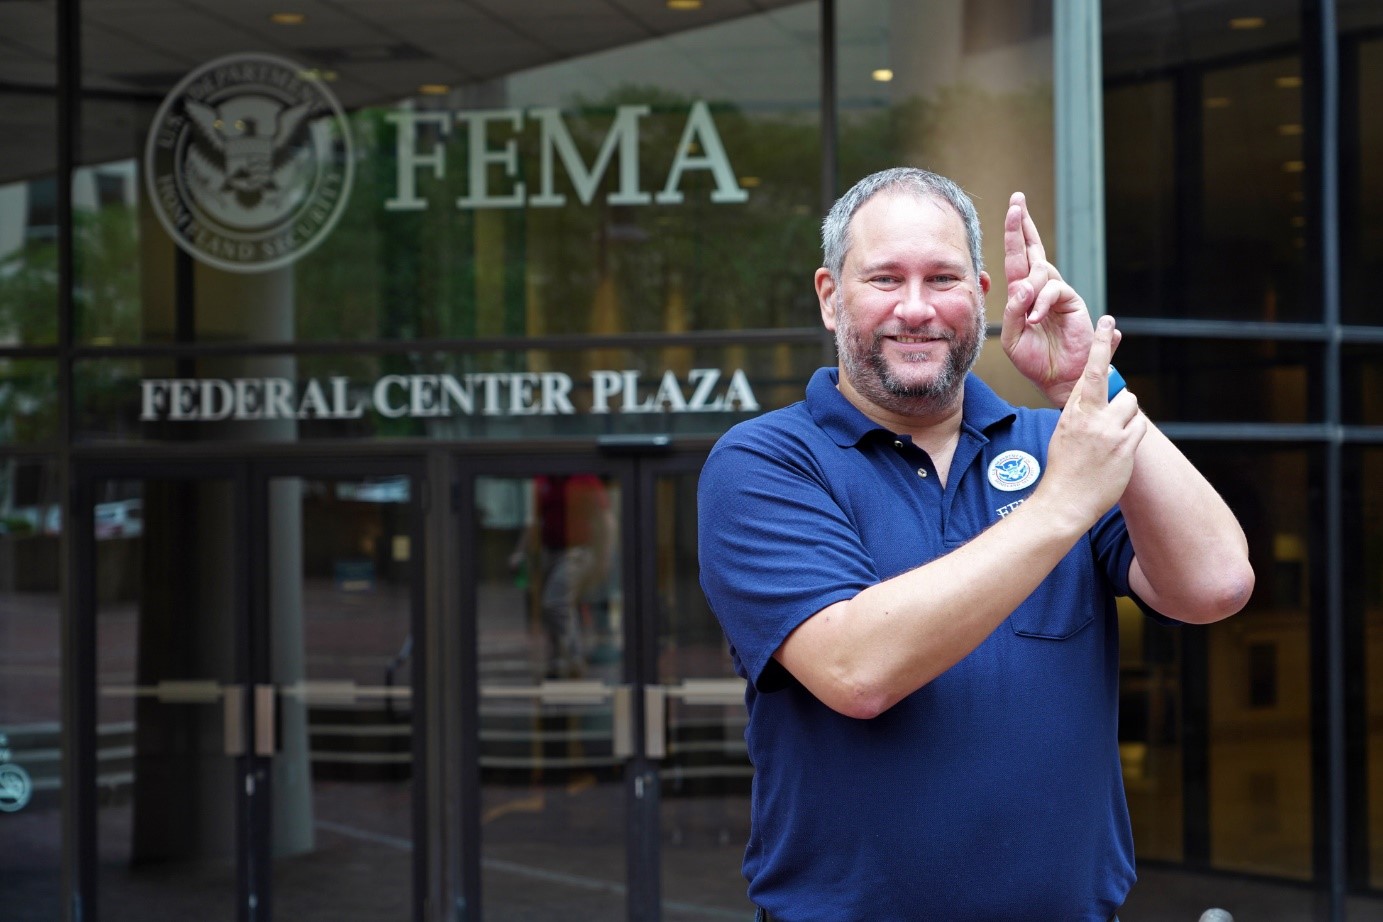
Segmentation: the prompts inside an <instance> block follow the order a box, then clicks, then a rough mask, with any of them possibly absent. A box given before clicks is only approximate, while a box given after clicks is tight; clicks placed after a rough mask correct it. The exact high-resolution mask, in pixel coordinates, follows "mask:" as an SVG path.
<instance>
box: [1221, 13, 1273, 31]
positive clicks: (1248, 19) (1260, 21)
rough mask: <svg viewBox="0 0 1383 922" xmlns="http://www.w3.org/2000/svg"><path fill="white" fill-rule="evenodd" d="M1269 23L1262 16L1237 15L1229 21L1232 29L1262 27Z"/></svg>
mask: <svg viewBox="0 0 1383 922" xmlns="http://www.w3.org/2000/svg"><path fill="white" fill-rule="evenodd" d="M1267 24H1268V21H1267V20H1266V19H1264V18H1263V17H1262V16H1236V17H1235V18H1234V19H1231V20H1230V21H1229V27H1230V28H1231V29H1261V28H1263V27H1264V26H1266V25H1267Z"/></svg>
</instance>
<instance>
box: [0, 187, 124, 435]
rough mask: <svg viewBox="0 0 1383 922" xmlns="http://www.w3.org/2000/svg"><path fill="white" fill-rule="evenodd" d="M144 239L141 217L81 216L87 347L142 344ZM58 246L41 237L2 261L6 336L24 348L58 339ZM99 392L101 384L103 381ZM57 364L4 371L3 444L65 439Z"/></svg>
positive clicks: (77, 248)
mask: <svg viewBox="0 0 1383 922" xmlns="http://www.w3.org/2000/svg"><path fill="white" fill-rule="evenodd" d="M138 247H139V240H138V234H137V233H136V226H135V219H134V214H133V210H132V209H131V208H130V207H129V206H127V205H119V204H112V205H107V206H105V207H102V208H100V209H97V210H94V211H80V212H76V213H75V214H74V215H73V252H74V260H75V274H76V284H75V287H74V289H73V293H72V294H73V306H74V314H75V317H76V324H77V328H76V330H75V334H76V336H77V337H78V339H79V341H88V342H90V341H105V342H124V343H128V342H134V341H136V340H137V339H138V336H139V259H138ZM58 285H59V278H58V254H57V243H56V241H54V240H51V239H44V238H40V237H36V238H31V239H29V240H28V241H27V242H26V243H25V244H24V246H23V247H21V248H20V249H18V250H16V251H15V252H14V253H12V254H10V255H9V256H7V257H5V259H4V260H3V261H0V336H3V337H5V338H8V339H13V340H15V341H18V342H20V343H23V344H24V345H31V346H32V345H45V344H47V345H51V344H53V343H56V342H57V339H58ZM96 383H97V384H98V385H99V382H96ZM57 413H58V380H57V364H56V363H55V362H52V361H49V360H40V359H35V360H33V361H12V362H6V363H4V365H3V366H0V419H4V420H6V426H5V430H4V431H3V432H0V439H3V440H5V441H10V442H15V443H19V444H33V443H36V442H40V441H43V440H46V439H50V438H53V437H54V436H55V435H56V434H57Z"/></svg>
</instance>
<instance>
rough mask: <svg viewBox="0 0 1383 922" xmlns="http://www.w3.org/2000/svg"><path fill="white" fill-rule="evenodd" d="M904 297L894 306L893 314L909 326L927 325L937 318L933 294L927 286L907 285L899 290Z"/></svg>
mask: <svg viewBox="0 0 1383 922" xmlns="http://www.w3.org/2000/svg"><path fill="white" fill-rule="evenodd" d="M899 290H900V292H901V293H902V296H901V297H900V298H899V300H898V303H897V304H896V305H894V308H893V314H894V316H896V317H897V318H898V319H899V320H901V321H903V322H904V323H907V324H912V325H916V324H919V323H926V322H927V321H928V320H931V319H932V318H933V317H935V316H936V308H935V307H933V306H932V301H931V292H930V291H928V290H927V287H926V286H925V285H921V284H918V285H905V286H903V287H902V288H901V289H899Z"/></svg>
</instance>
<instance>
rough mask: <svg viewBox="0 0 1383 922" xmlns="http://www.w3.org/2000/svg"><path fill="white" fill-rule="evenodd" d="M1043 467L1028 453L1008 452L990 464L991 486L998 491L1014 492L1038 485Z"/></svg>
mask: <svg viewBox="0 0 1383 922" xmlns="http://www.w3.org/2000/svg"><path fill="white" fill-rule="evenodd" d="M1041 473H1042V465H1040V464H1038V463H1037V459H1036V458H1034V457H1033V456H1032V455H1030V454H1028V453H1027V452H1026V451H1017V450H1014V451H1006V452H1004V453H1003V454H1002V455H999V457H997V458H995V459H994V460H993V461H991V462H989V484H990V486H992V487H994V489H996V490H1004V491H1006V492H1012V491H1014V490H1022V489H1024V488H1025V487H1030V486H1032V485H1033V484H1035V483H1037V478H1038V476H1039V475H1040V474H1041Z"/></svg>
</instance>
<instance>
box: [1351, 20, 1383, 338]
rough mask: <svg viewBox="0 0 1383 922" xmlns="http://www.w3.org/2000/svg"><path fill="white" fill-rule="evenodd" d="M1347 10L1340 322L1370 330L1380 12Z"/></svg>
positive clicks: (1382, 208) (1379, 205)
mask: <svg viewBox="0 0 1383 922" xmlns="http://www.w3.org/2000/svg"><path fill="white" fill-rule="evenodd" d="M1352 11H1353V13H1354V15H1353V16H1350V17H1347V18H1346V17H1345V16H1344V15H1343V14H1344V12H1345V10H1343V9H1342V11H1341V12H1342V22H1349V23H1351V24H1352V25H1356V26H1357V27H1358V30H1359V31H1358V33H1353V32H1352V31H1351V32H1343V33H1342V34H1341V35H1340V53H1341V59H1342V61H1343V63H1344V67H1343V80H1342V86H1341V110H1342V111H1341V122H1342V125H1343V126H1344V131H1343V132H1342V135H1343V137H1342V142H1343V145H1342V146H1344V147H1345V149H1344V150H1343V151H1342V153H1343V154H1344V155H1345V156H1344V158H1343V160H1342V163H1341V172H1340V209H1341V221H1340V244H1341V257H1342V258H1341V270H1342V273H1343V280H1342V287H1343V303H1342V306H1341V317H1342V319H1343V320H1344V322H1345V323H1358V324H1370V325H1375V326H1376V325H1378V324H1379V323H1383V319H1380V317H1379V311H1378V307H1377V303H1376V302H1377V299H1376V298H1375V297H1374V296H1373V292H1372V291H1371V290H1370V287H1371V284H1372V282H1373V280H1374V279H1376V278H1378V275H1379V273H1380V272H1383V124H1380V123H1379V119H1378V117H1377V114H1376V113H1377V112H1378V111H1379V106H1383V41H1381V40H1379V39H1378V38H1377V33H1378V28H1379V26H1380V25H1383V11H1380V10H1379V8H1378V5H1377V4H1366V3H1356V4H1353V10H1352ZM1366 27H1367V28H1368V29H1369V31H1367V32H1366V31H1364V29H1365V28H1366ZM1351 142H1352V144H1353V146H1355V149H1354V150H1350V149H1349V147H1350V146H1351Z"/></svg>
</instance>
